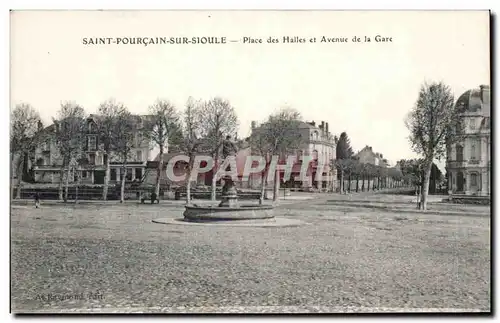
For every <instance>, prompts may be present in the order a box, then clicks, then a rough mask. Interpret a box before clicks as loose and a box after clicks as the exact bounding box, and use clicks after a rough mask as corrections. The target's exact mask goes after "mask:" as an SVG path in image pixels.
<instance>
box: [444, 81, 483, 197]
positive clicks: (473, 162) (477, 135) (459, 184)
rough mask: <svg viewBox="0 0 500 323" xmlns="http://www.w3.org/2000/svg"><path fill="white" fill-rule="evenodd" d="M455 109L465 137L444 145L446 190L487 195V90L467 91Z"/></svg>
mask: <svg viewBox="0 0 500 323" xmlns="http://www.w3.org/2000/svg"><path fill="white" fill-rule="evenodd" d="M456 107H457V108H459V109H460V111H461V116H462V118H463V121H464V123H465V129H464V131H465V138H464V139H463V140H462V141H460V142H458V143H454V144H452V145H448V146H447V158H446V169H447V171H448V189H449V191H450V193H452V194H465V195H485V196H486V195H490V193H491V152H490V146H491V136H490V133H491V129H490V108H491V107H490V87H489V86H488V85H481V86H480V87H479V88H478V89H472V90H469V91H466V92H465V93H463V94H462V95H461V96H460V97H459V98H458V100H457V102H456Z"/></svg>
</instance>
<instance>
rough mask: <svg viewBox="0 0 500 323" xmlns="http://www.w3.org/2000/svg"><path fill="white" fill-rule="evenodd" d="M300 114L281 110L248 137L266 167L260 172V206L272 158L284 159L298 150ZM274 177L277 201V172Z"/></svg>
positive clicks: (300, 140) (289, 109)
mask: <svg viewBox="0 0 500 323" xmlns="http://www.w3.org/2000/svg"><path fill="white" fill-rule="evenodd" d="M300 120H301V116H300V113H299V112H298V111H296V110H294V109H291V108H282V109H280V110H279V111H278V112H276V113H274V114H272V115H270V116H269V117H268V119H267V121H266V122H264V123H263V124H262V125H260V126H259V127H258V128H256V129H254V130H253V132H252V135H251V136H250V140H249V142H250V146H251V147H252V150H253V151H255V152H258V153H260V154H261V156H263V157H264V160H265V162H266V165H265V167H264V170H263V171H262V177H261V180H262V182H261V194H260V200H259V202H260V204H262V203H263V200H264V197H265V191H266V184H267V180H268V178H269V167H270V165H271V160H272V157H273V156H279V157H281V158H283V157H284V158H286V155H287V154H288V153H291V152H295V151H296V150H297V149H299V148H300V146H301V144H302V143H303V140H304V138H302V136H301V134H300V129H299V126H300V122H301V121H300ZM273 176H274V189H273V192H274V194H273V201H276V200H277V199H278V192H279V171H278V170H276V172H275V174H273Z"/></svg>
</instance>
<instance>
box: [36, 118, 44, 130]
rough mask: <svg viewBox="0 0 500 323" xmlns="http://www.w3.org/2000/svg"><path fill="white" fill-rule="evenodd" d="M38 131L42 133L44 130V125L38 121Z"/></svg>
mask: <svg viewBox="0 0 500 323" xmlns="http://www.w3.org/2000/svg"><path fill="white" fill-rule="evenodd" d="M37 129H38V131H42V129H43V123H42V121H40V120H38V124H37Z"/></svg>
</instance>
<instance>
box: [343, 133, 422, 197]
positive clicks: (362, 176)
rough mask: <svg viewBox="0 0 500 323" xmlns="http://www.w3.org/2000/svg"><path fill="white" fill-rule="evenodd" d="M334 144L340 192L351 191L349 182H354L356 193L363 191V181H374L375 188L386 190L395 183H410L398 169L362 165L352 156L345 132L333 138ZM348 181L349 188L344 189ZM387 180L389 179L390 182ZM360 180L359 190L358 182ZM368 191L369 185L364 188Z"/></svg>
mask: <svg viewBox="0 0 500 323" xmlns="http://www.w3.org/2000/svg"><path fill="white" fill-rule="evenodd" d="M334 139H335V144H336V159H335V167H336V168H337V174H338V178H339V180H340V192H346V191H351V190H352V187H351V182H352V180H353V179H354V180H356V192H358V191H359V190H360V189H361V191H365V181H366V180H368V183H370V181H371V180H375V181H376V183H377V186H378V187H377V188H378V189H381V188H387V187H389V186H392V183H395V182H404V183H407V184H409V183H410V182H411V180H412V179H411V178H410V176H404V175H405V174H403V173H402V172H401V170H400V169H398V168H395V167H386V165H381V166H378V165H373V164H369V163H362V162H361V161H360V160H359V158H358V157H357V156H355V154H354V150H353V149H352V147H351V142H350V139H349V137H348V136H347V133H346V132H342V133H341V134H340V136H339V137H335V138H334ZM346 179H348V183H349V186H348V187H347V188H345V187H344V182H345V180H346ZM388 179H391V180H390V181H389V180H388ZM360 180H361V183H362V184H361V188H360V187H359V181H360ZM366 189H367V190H369V189H370V188H369V185H368V186H367V187H366Z"/></svg>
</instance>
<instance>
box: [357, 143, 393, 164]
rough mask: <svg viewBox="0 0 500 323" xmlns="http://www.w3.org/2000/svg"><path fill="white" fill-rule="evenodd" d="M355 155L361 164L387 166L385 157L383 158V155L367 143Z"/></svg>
mask: <svg viewBox="0 0 500 323" xmlns="http://www.w3.org/2000/svg"><path fill="white" fill-rule="evenodd" d="M355 156H356V157H357V158H358V160H359V162H360V163H363V164H371V165H375V166H381V167H389V163H388V162H387V159H385V158H384V155H382V154H381V153H376V152H374V151H373V148H372V147H371V146H368V145H367V146H365V148H363V149H361V150H360V151H359V152H358V153H357V154H356V155H355Z"/></svg>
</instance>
